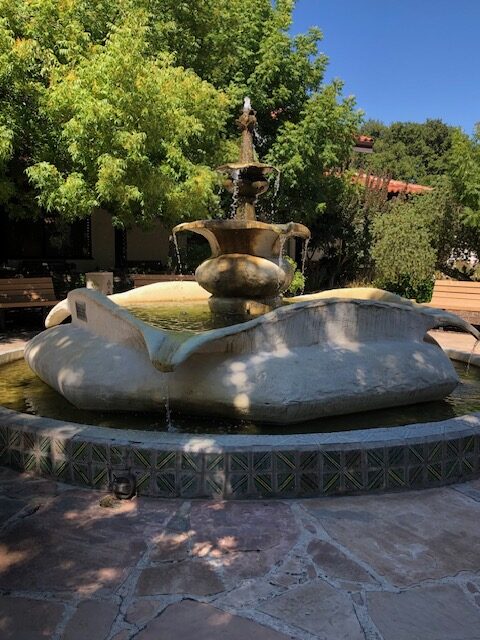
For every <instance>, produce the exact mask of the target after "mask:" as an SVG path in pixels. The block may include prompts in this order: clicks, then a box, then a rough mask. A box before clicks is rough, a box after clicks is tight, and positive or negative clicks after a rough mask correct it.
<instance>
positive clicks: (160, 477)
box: [156, 473, 177, 498]
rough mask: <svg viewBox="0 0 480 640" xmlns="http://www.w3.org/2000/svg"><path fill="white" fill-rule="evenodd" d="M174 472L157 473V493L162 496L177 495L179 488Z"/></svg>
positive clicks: (171, 496) (172, 496) (170, 496)
mask: <svg viewBox="0 0 480 640" xmlns="http://www.w3.org/2000/svg"><path fill="white" fill-rule="evenodd" d="M175 477H176V476H175V474H174V473H157V477H156V485H157V491H156V493H157V495H158V496H159V497H161V498H174V497H176V496H177V488H176V483H175Z"/></svg>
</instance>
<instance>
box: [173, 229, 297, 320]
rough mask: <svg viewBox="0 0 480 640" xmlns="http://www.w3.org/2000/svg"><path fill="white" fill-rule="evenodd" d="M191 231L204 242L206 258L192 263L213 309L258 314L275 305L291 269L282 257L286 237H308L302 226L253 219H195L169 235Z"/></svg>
mask: <svg viewBox="0 0 480 640" xmlns="http://www.w3.org/2000/svg"><path fill="white" fill-rule="evenodd" d="M183 231H192V232H194V233H197V234H200V235H201V236H203V237H204V238H206V239H207V240H208V243H209V245H210V250H211V253H212V255H211V257H210V258H209V259H208V260H206V261H204V262H203V263H202V264H201V265H199V266H198V267H197V270H196V272H195V277H196V280H197V282H198V283H199V284H200V285H201V286H202V287H203V288H204V289H206V290H207V291H209V292H210V293H211V294H212V296H213V297H212V301H211V308H212V310H213V311H214V312H220V313H227V314H228V313H233V314H234V315H237V314H238V313H239V310H242V309H243V312H244V313H248V312H249V311H252V309H254V308H257V309H259V310H260V311H261V312H264V311H265V310H266V309H272V308H275V307H278V306H279V305H280V304H281V298H280V294H281V293H282V292H283V291H286V289H287V288H288V286H289V285H290V283H291V281H292V278H293V275H294V269H293V268H292V266H291V264H290V263H289V262H288V261H287V260H286V259H285V258H284V257H283V255H282V253H283V251H282V250H283V246H284V244H285V242H286V241H287V240H288V239H289V238H292V237H299V238H303V239H305V240H306V239H308V238H309V237H310V231H309V230H308V228H307V227H305V226H304V225H302V224H298V223H294V222H290V223H288V224H267V223H265V222H259V221H257V220H197V221H195V222H187V223H183V224H180V225H178V226H176V227H175V228H174V229H173V233H174V234H176V233H179V232H183Z"/></svg>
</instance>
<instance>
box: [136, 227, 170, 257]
mask: <svg viewBox="0 0 480 640" xmlns="http://www.w3.org/2000/svg"><path fill="white" fill-rule="evenodd" d="M169 237H170V232H169V231H168V230H167V229H165V227H163V226H162V225H161V224H159V223H157V225H156V226H155V228H154V229H152V230H151V231H142V230H141V229H138V228H135V229H131V230H130V231H128V233H127V258H128V260H132V261H137V260H138V261H144V260H145V261H148V260H154V261H161V262H162V263H163V264H164V265H165V266H166V265H167V261H168V249H169Z"/></svg>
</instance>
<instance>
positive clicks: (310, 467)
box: [299, 451, 320, 471]
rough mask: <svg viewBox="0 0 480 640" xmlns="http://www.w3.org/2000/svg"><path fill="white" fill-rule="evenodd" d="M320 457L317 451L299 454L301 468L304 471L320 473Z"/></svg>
mask: <svg viewBox="0 0 480 640" xmlns="http://www.w3.org/2000/svg"><path fill="white" fill-rule="evenodd" d="M319 458H320V455H319V454H318V452H316V451H301V452H300V453H299V467H300V469H301V470H302V471H318V462H319Z"/></svg>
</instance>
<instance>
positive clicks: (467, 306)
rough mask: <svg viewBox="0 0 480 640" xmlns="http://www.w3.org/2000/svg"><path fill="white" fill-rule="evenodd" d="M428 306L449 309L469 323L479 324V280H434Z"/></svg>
mask: <svg viewBox="0 0 480 640" xmlns="http://www.w3.org/2000/svg"><path fill="white" fill-rule="evenodd" d="M428 306H430V307H437V308H438V309H444V310H445V311H451V312H452V313H455V314H456V315H457V316H460V317H461V318H463V319H464V320H466V321H467V322H470V324H476V325H480V282H471V281H465V282H463V281H461V280H435V284H434V286H433V294H432V300H431V302H430V303H429V304H428Z"/></svg>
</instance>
